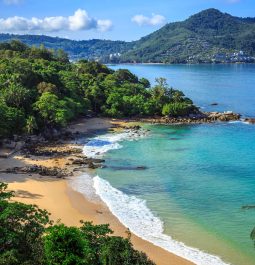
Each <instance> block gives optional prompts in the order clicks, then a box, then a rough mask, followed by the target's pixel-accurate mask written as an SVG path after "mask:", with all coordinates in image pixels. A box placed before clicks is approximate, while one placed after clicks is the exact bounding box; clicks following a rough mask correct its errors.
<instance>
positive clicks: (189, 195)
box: [97, 65, 255, 265]
mask: <svg viewBox="0 0 255 265" xmlns="http://www.w3.org/2000/svg"><path fill="white" fill-rule="evenodd" d="M118 67H120V66H118ZM121 67H122V68H129V69H130V70H132V71H133V72H134V73H136V74H137V75H139V76H145V77H147V78H149V79H150V80H151V81H152V80H153V79H154V77H156V76H163V77H168V79H171V82H170V83H171V84H173V85H174V86H175V87H178V88H180V89H182V90H184V91H185V92H186V93H187V94H188V95H189V96H191V97H192V98H193V99H194V100H195V102H196V103H198V104H199V105H200V106H203V107H204V108H206V109H210V107H209V104H210V103H211V102H219V103H220V105H219V106H218V107H217V108H219V109H224V110H234V111H238V112H240V113H242V114H244V115H247V116H255V108H254V103H255V87H254V86H255V66H254V65H232V66H228V65H215V66H185V65H181V66H155V65H152V66H140V65H137V66H133V65H131V66H124V67H123V66H121ZM145 127H146V128H147V129H149V130H150V133H149V135H148V136H147V137H144V138H141V139H139V140H135V141H128V140H126V141H125V140H124V141H122V142H121V146H122V148H119V149H115V150H110V151H108V152H107V153H106V154H105V155H104V157H105V159H106V166H107V167H106V168H104V169H99V170H97V173H98V175H99V176H100V177H101V178H103V179H105V180H107V181H109V182H110V184H111V185H112V186H113V187H115V188H117V189H118V190H120V191H122V192H123V193H124V194H127V195H134V196H135V197H137V198H141V199H143V200H146V204H147V206H148V208H149V209H151V211H152V212H153V214H154V215H155V216H157V217H159V218H160V219H161V220H162V221H163V222H164V233H165V234H167V235H171V236H172V237H173V238H174V239H176V240H178V241H181V242H184V243H185V244H186V245H188V246H192V247H195V248H198V249H200V250H203V251H206V252H208V253H210V254H214V255H217V256H220V257H221V258H222V259H223V260H224V261H225V262H229V263H231V264H236V265H252V264H255V250H254V246H253V243H252V241H251V240H250V237H249V236H250V232H251V230H252V229H253V227H254V226H255V210H243V209H242V206H243V205H255V196H254V195H255V167H254V161H255V126H254V125H248V124H244V123H241V122H237V123H220V124H210V125H190V126H181V125H179V126H164V125H161V126H159V125H154V126H152V125H145ZM137 166H144V167H145V169H144V170H135V168H136V167H137Z"/></svg>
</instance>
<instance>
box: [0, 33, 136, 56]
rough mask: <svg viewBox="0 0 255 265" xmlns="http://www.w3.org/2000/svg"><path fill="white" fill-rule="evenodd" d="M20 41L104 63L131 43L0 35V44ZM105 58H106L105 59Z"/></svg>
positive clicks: (42, 36)
mask: <svg viewBox="0 0 255 265" xmlns="http://www.w3.org/2000/svg"><path fill="white" fill-rule="evenodd" d="M14 39H15V40H20V41H22V42H23V43H25V44H27V45H30V46H32V45H35V46H37V47H39V46H40V45H41V44H43V45H44V46H45V47H46V48H48V49H55V50H56V49H63V50H64V51H65V52H67V53H68V54H69V56H70V58H71V59H73V60H76V59H81V58H85V59H89V60H98V59H99V60H101V61H105V60H107V59H108V58H109V56H110V54H118V53H120V52H125V51H128V50H129V49H130V48H131V45H132V44H131V43H129V42H125V41H111V40H97V39H94V40H83V41H75V40H69V39H64V38H58V37H49V36H44V35H15V34H0V42H7V41H11V40H14ZM105 57H106V58H105Z"/></svg>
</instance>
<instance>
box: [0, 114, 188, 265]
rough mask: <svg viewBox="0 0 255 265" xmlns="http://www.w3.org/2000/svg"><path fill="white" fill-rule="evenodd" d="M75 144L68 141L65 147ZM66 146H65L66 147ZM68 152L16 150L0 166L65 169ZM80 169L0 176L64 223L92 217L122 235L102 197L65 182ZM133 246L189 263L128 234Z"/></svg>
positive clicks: (156, 257) (97, 126) (94, 125)
mask: <svg viewBox="0 0 255 265" xmlns="http://www.w3.org/2000/svg"><path fill="white" fill-rule="evenodd" d="M125 124H126V123H125V122H122V121H116V120H112V121H110V120H109V119H99V118H94V119H89V120H84V119H83V120H80V121H78V122H76V123H73V124H71V125H70V126H69V128H68V130H69V131H71V132H72V133H77V134H86V133H91V132H97V131H99V130H108V129H110V128H112V127H115V126H117V127H118V126H121V127H122V126H125ZM70 146H71V147H73V146H75V144H74V143H70V144H69V147H70ZM67 148H68V147H67ZM70 156H71V157H72V156H73V154H71V155H69V156H65V157H53V158H48V157H45V156H40V157H33V156H31V157H28V158H27V157H25V156H23V155H20V154H19V153H17V154H14V155H13V156H11V157H9V158H1V159H0V168H1V169H6V168H10V167H15V166H17V167H24V166H27V165H37V166H44V167H48V168H52V167H58V168H61V169H65V168H66V167H67V164H68V163H69V162H68V161H70ZM72 159H73V158H72ZM81 174H82V172H79V171H77V172H75V173H74V176H73V177H68V178H66V179H62V178H60V179H58V178H52V177H47V176H46V177H45V176H43V177H42V176H40V175H38V174H28V173H27V174H12V173H8V174H3V173H1V174H0V179H1V180H2V181H5V182H7V183H8V184H9V189H10V190H14V191H15V192H16V195H17V197H16V198H15V200H17V201H20V202H24V203H30V204H37V205H38V206H39V207H41V208H43V209H46V210H48V211H49V212H50V213H51V219H53V220H54V221H58V220H59V219H60V220H61V222H63V223H64V224H66V225H71V226H76V225H79V221H80V220H86V221H93V223H95V224H103V223H109V224H110V227H111V228H112V229H113V230H114V232H115V234H116V235H121V236H125V235H126V230H127V229H126V228H125V227H124V225H123V224H121V223H120V221H119V220H118V219H117V217H115V216H114V215H113V214H112V213H111V212H110V210H109V208H108V207H107V206H106V205H105V203H104V202H103V201H99V202H91V201H90V200H88V199H86V198H85V197H84V196H83V195H82V194H81V193H79V192H77V191H75V190H74V189H72V187H71V186H70V185H69V184H68V182H69V180H70V179H72V178H75V177H76V176H78V175H81ZM131 239H132V242H133V244H134V247H135V248H136V249H138V250H141V251H143V252H145V253H146V254H147V255H148V256H149V257H150V258H151V259H152V260H153V261H155V262H156V264H159V265H161V264H162V265H166V264H169V265H171V264H173V265H186V264H187V265H188V264H193V263H192V262H190V261H187V260H185V259H183V258H181V257H179V256H176V255H175V254H172V253H170V252H168V251H166V250H163V249H162V248H160V247H157V246H155V245H153V244H152V243H149V242H147V241H145V240H143V239H141V238H139V237H137V236H136V235H134V234H132V238H131Z"/></svg>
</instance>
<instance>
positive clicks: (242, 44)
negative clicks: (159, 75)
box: [122, 9, 255, 63]
mask: <svg viewBox="0 0 255 265" xmlns="http://www.w3.org/2000/svg"><path fill="white" fill-rule="evenodd" d="M239 51H243V53H242V52H241V54H238V55H234V54H233V53H237V52H239ZM254 55H255V19H254V18H238V17H233V16H231V15H229V14H224V13H221V12H220V11H218V10H216V9H208V10H205V11H202V12H200V13H198V14H196V15H193V16H191V17H190V18H189V19H187V20H185V21H183V22H176V23H169V24H167V25H165V26H164V27H163V28H161V29H160V30H158V31H156V32H154V33H152V34H150V35H148V36H146V37H144V38H142V39H140V40H139V41H137V42H136V44H135V46H134V47H133V49H132V50H130V51H128V52H127V53H125V54H124V55H123V58H122V60H123V61H137V62H170V63H171V62H175V63H183V62H184V63H185V62H189V61H190V62H207V61H208V62H211V61H214V60H216V61H217V60H220V59H222V60H223V58H224V56H225V60H227V57H229V59H231V58H233V61H234V58H236V59H238V58H237V57H240V58H239V60H241V59H243V60H249V57H251V56H254ZM241 57H245V58H246V59H245V58H241ZM247 57H248V58H247ZM250 60H252V58H250Z"/></svg>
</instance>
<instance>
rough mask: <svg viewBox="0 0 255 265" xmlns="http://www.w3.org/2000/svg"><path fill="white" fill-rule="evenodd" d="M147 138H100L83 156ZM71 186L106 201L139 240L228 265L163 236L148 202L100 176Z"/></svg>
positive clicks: (204, 263) (204, 262)
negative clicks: (112, 184) (127, 141)
mask: <svg viewBox="0 0 255 265" xmlns="http://www.w3.org/2000/svg"><path fill="white" fill-rule="evenodd" d="M147 135H148V133H147V132H145V131H143V132H142V133H137V132H134V131H132V130H127V131H125V132H122V133H109V134H105V135H101V136H97V137H95V138H92V139H90V141H89V142H88V143H87V144H86V145H85V146H84V148H83V153H84V154H85V155H86V156H89V157H96V156H101V155H103V154H104V153H106V152H108V151H109V150H113V149H119V148H122V145H121V144H120V142H122V141H124V140H129V141H133V140H137V139H139V138H141V137H143V136H147ZM71 186H72V187H73V188H74V189H75V190H77V191H78V192H81V193H82V194H84V195H85V196H86V198H87V199H89V200H92V201H95V200H96V201H97V200H102V201H104V202H105V203H106V205H107V206H108V208H109V209H110V211H111V212H112V213H113V214H114V215H115V216H116V217H117V218H118V219H119V221H120V222H121V223H122V224H123V225H124V226H126V227H127V228H129V229H130V231H131V232H132V233H134V234H135V235H137V236H138V237H140V238H142V239H144V240H146V241H149V242H151V243H152V244H154V245H156V246H159V247H161V248H163V249H165V250H166V251H169V252H171V253H174V254H176V255H178V256H180V257H183V258H185V259H187V260H190V261H192V262H193V263H195V264H198V265H227V263H224V262H223V261H222V260H221V259H220V258H219V257H217V256H214V255H210V254H207V253H205V252H203V251H200V250H198V249H195V248H192V247H188V246H186V245H185V244H184V243H182V242H178V241H176V240H174V239H172V238H171V236H169V235H166V234H164V224H163V222H162V221H161V220H160V218H158V217H157V216H155V215H154V214H153V213H152V212H151V210H150V209H149V208H148V207H147V205H146V201H145V200H142V199H139V198H137V197H135V196H129V195H127V194H125V193H123V192H122V191H120V190H118V189H116V188H114V187H112V186H111V184H110V183H109V182H108V181H106V180H104V179H102V178H100V177H99V176H96V177H91V176H90V175H88V174H83V175H81V176H79V177H77V178H75V179H74V180H72V181H71Z"/></svg>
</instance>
